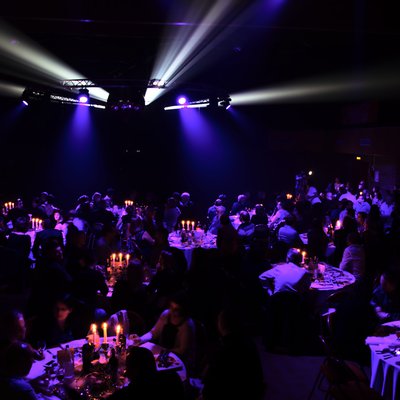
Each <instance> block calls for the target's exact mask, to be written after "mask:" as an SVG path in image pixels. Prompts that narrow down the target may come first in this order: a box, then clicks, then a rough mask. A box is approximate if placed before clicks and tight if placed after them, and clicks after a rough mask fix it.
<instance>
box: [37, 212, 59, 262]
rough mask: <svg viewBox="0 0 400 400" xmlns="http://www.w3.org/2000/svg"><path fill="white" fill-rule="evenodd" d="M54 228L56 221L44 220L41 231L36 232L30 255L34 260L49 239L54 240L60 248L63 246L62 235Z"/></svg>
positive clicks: (52, 219)
mask: <svg viewBox="0 0 400 400" xmlns="http://www.w3.org/2000/svg"><path fill="white" fill-rule="evenodd" d="M55 226H56V221H55V220H54V218H46V219H45V220H44V221H43V230H42V231H39V232H36V236H35V241H34V243H33V247H32V253H33V255H34V257H35V258H38V257H39V256H40V251H41V248H42V246H43V244H44V243H46V242H47V241H48V240H49V239H55V240H56V241H57V242H58V243H59V244H60V246H62V245H63V235H62V232H61V231H60V230H58V229H54V227H55Z"/></svg>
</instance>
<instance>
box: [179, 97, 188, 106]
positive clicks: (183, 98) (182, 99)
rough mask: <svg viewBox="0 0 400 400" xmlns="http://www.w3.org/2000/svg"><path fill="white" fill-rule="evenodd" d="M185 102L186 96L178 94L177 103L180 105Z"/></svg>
mask: <svg viewBox="0 0 400 400" xmlns="http://www.w3.org/2000/svg"><path fill="white" fill-rule="evenodd" d="M186 103H187V98H186V97H184V96H180V97H178V104H180V105H181V106H183V105H185V104H186Z"/></svg>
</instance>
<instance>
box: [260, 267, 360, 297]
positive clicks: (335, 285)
mask: <svg viewBox="0 0 400 400" xmlns="http://www.w3.org/2000/svg"><path fill="white" fill-rule="evenodd" d="M277 265H279V264H272V267H275V266H277ZM299 268H306V269H307V266H306V265H303V266H300V267H299ZM267 272H268V271H264V272H263V273H262V274H261V275H260V276H259V279H260V281H261V282H263V281H265V280H266V279H267ZM310 272H311V271H310ZM311 273H312V274H313V276H312V281H311V286H310V290H312V291H320V292H331V291H336V290H340V289H343V288H344V287H346V286H349V285H352V284H354V283H355V281H356V278H355V276H354V275H353V274H351V273H350V272H348V271H343V270H341V269H340V268H336V267H334V266H332V265H329V264H327V263H324V262H319V263H318V267H317V268H316V269H315V271H312V272H311Z"/></svg>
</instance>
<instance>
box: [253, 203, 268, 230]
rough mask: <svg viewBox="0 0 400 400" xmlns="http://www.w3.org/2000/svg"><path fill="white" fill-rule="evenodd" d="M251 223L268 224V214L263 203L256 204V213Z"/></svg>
mask: <svg viewBox="0 0 400 400" xmlns="http://www.w3.org/2000/svg"><path fill="white" fill-rule="evenodd" d="M251 223H252V224H254V225H267V224H268V215H267V212H266V211H265V207H264V206H263V205H262V204H256V207H255V214H254V215H253V216H252V217H251Z"/></svg>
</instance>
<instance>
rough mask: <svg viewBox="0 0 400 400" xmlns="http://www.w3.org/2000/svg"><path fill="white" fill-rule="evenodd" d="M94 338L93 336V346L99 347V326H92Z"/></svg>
mask: <svg viewBox="0 0 400 400" xmlns="http://www.w3.org/2000/svg"><path fill="white" fill-rule="evenodd" d="M92 336H93V344H94V345H95V346H98V345H99V344H100V337H99V334H98V333H97V325H96V324H92Z"/></svg>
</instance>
